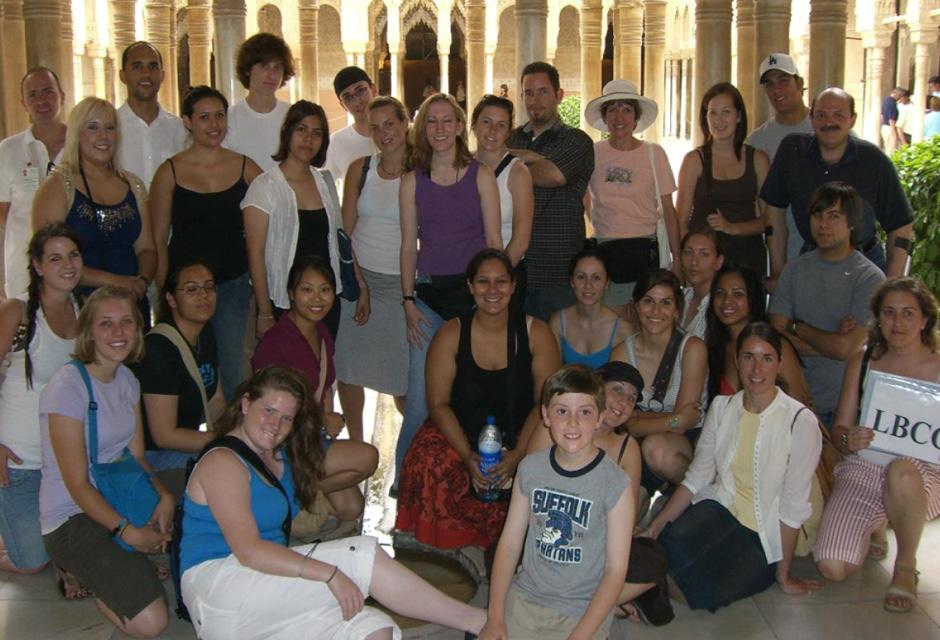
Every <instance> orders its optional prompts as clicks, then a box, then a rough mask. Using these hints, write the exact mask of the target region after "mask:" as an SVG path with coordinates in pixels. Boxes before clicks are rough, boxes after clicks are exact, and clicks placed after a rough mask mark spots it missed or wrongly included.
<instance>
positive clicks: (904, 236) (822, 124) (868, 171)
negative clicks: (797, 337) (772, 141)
mask: <svg viewBox="0 0 940 640" xmlns="http://www.w3.org/2000/svg"><path fill="white" fill-rule="evenodd" d="M811 115H812V119H813V131H814V133H812V134H808V133H795V134H791V135H789V136H787V137H786V138H784V139H783V142H781V143H780V148H779V149H778V150H777V155H776V156H775V157H774V161H773V164H772V165H771V167H770V172H769V173H768V174H767V179H766V180H765V181H764V186H763V188H762V189H761V192H760V197H761V199H762V200H763V201H764V202H765V203H766V205H767V215H768V219H769V221H770V223H771V224H772V225H773V227H774V233H773V235H772V236H771V237H770V241H769V249H770V263H771V278H770V282H769V283H768V286H771V287H772V286H773V285H774V284H775V282H776V278H777V276H779V275H780V273H781V271H783V266H784V263H785V262H786V246H787V225H786V217H785V216H786V209H787V206H790V207H791V210H792V211H793V219H794V222H795V223H796V227H797V229H798V230H799V232H800V235H801V236H802V237H803V241H804V245H803V252H804V253H805V252H806V251H809V250H811V249H813V248H815V243H814V242H813V237H812V235H811V234H810V224H809V210H808V203H809V199H810V195H811V194H812V193H813V191H815V190H816V188H817V187H819V186H820V185H822V184H824V183H826V182H831V181H833V180H840V181H843V182H846V183H848V184H850V185H851V186H853V187H855V189H856V191H858V193H859V195H860V196H861V198H862V202H863V222H862V228H861V230H860V236H859V244H858V248H859V250H860V251H861V252H862V253H863V254H864V255H865V257H867V258H868V259H869V260H871V261H872V262H874V263H875V264H876V265H877V266H878V267H879V268H880V269H881V270H882V271H884V272H885V273H886V274H887V276H888V277H889V278H892V277H895V276H899V275H903V272H904V267H905V263H906V260H907V256H908V253H909V251H910V250H911V249H912V244H911V238H912V235H913V221H914V216H913V212H912V211H911V204H910V202H909V201H908V199H907V196H906V195H905V194H904V190H903V189H902V188H901V183H900V181H899V180H898V175H897V172H896V171H895V169H894V165H892V164H891V160H889V159H888V157H887V156H886V155H885V154H884V153H883V152H882V151H881V150H880V149H879V148H878V147H876V146H875V145H873V144H871V143H870V142H867V141H865V140H860V139H858V138H856V137H854V136H850V135H849V132H850V131H851V130H852V126H853V125H854V124H855V117H856V114H855V100H854V99H853V98H852V96H851V95H849V94H848V93H846V92H845V91H844V90H843V89H839V88H836V87H832V88H829V89H826V90H824V91H823V92H822V93H820V94H819V96H817V97H816V99H815V100H814V101H813V105H812V113H811ZM876 221H877V223H878V224H880V225H881V228H882V229H884V231H885V232H886V233H887V236H888V244H887V255H886V253H885V245H883V244H882V243H881V242H880V241H879V239H878V235H877V233H876V228H875V224H876Z"/></svg>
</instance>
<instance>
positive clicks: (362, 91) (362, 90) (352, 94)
mask: <svg viewBox="0 0 940 640" xmlns="http://www.w3.org/2000/svg"><path fill="white" fill-rule="evenodd" d="M368 97H369V86H368V85H360V86H359V88H358V89H356V90H355V91H344V92H343V93H341V94H340V96H339V99H340V100H342V101H343V104H346V105H348V104H349V103H350V102H352V101H353V100H363V99H365V98H368Z"/></svg>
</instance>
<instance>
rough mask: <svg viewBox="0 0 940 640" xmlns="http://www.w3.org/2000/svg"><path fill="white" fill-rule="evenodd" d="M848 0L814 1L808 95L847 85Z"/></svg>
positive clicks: (810, 19)
mask: <svg viewBox="0 0 940 640" xmlns="http://www.w3.org/2000/svg"><path fill="white" fill-rule="evenodd" d="M847 4H848V3H847V2H846V0H811V1H810V9H809V78H808V79H807V95H810V96H815V95H817V94H818V93H819V92H820V91H822V90H823V89H825V88H826V87H841V86H844V84H845V28H846V22H847V20H848V13H847Z"/></svg>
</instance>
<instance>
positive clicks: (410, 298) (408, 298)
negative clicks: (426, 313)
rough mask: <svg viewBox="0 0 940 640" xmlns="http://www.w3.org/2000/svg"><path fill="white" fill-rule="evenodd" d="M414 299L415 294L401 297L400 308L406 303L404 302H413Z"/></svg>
mask: <svg viewBox="0 0 940 640" xmlns="http://www.w3.org/2000/svg"><path fill="white" fill-rule="evenodd" d="M415 299H416V298H415V294H413V293H412V294H410V295H407V296H402V297H401V304H402V306H405V303H406V302H414V301H415Z"/></svg>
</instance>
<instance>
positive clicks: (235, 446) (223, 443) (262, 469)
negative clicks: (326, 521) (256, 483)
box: [199, 436, 291, 544]
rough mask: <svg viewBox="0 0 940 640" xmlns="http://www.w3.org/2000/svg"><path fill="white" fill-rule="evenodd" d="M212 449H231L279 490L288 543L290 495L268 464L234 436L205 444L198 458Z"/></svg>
mask: <svg viewBox="0 0 940 640" xmlns="http://www.w3.org/2000/svg"><path fill="white" fill-rule="evenodd" d="M213 449H229V450H230V451H233V452H234V453H235V454H236V455H237V456H238V457H239V458H241V459H242V460H244V461H245V462H247V463H248V464H250V465H251V467H252V468H253V469H254V470H255V471H257V472H258V475H260V476H261V477H262V478H264V479H265V480H266V481H267V482H268V484H270V485H271V486H272V487H274V488H276V489H277V490H278V491H280V492H281V495H282V496H284V500H285V501H286V502H287V517H285V518H284V522H283V524H281V530H282V531H283V532H284V539H285V540H286V541H287V542H288V544H289V543H290V530H291V503H290V497H289V496H288V495H287V490H286V489H285V488H284V485H282V484H281V481H280V480H278V479H277V476H275V475H274V473H272V472H271V470H270V469H268V465H266V464H264V461H263V460H262V459H261V458H260V457H258V454H257V453H255V452H254V451H252V450H251V448H250V447H249V446H248V445H247V444H245V443H244V442H243V441H241V440H239V439H238V438H236V437H235V436H222V437H221V438H217V439H215V440H213V441H212V442H210V443H209V444H207V445H206V448H205V449H203V450H202V453H200V454H199V458H200V459H201V458H202V457H203V456H204V455H206V454H207V453H209V452H210V451H212V450H213Z"/></svg>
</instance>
